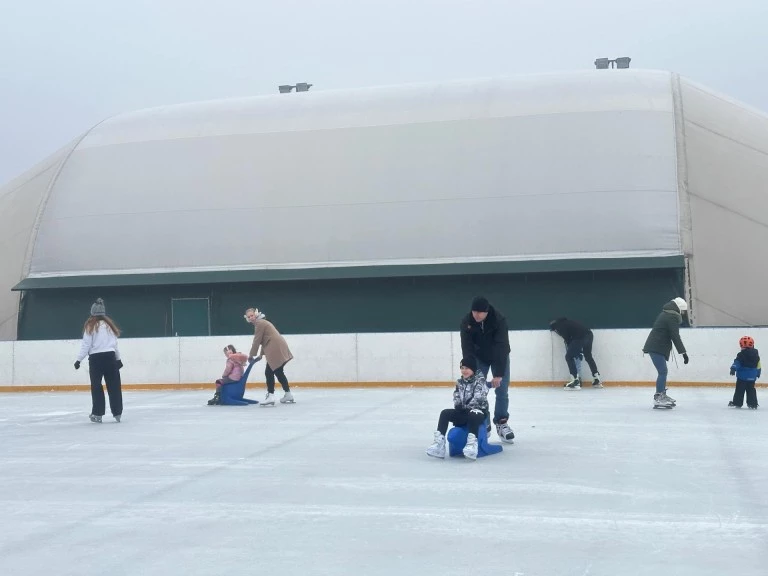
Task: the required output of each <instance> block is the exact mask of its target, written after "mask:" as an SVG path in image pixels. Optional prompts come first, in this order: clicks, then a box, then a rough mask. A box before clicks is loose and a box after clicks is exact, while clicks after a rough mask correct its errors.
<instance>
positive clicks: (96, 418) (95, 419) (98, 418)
mask: <svg viewBox="0 0 768 576" xmlns="http://www.w3.org/2000/svg"><path fill="white" fill-rule="evenodd" d="M89 418H90V419H91V422H94V423H96V424H101V416H96V414H91V415H90V416H89Z"/></svg>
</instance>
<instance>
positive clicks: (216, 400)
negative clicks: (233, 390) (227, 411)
mask: <svg viewBox="0 0 768 576" xmlns="http://www.w3.org/2000/svg"><path fill="white" fill-rule="evenodd" d="M219 404H221V392H220V391H219V390H216V393H215V394H214V395H213V398H211V399H210V400H208V406H218V405H219Z"/></svg>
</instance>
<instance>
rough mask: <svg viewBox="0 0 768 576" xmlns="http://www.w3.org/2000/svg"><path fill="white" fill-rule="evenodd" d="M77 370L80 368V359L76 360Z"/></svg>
mask: <svg viewBox="0 0 768 576" xmlns="http://www.w3.org/2000/svg"><path fill="white" fill-rule="evenodd" d="M75 370H80V360H76V361H75Z"/></svg>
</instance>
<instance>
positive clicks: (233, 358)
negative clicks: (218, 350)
mask: <svg viewBox="0 0 768 576" xmlns="http://www.w3.org/2000/svg"><path fill="white" fill-rule="evenodd" d="M224 355H225V356H226V357H227V364H226V366H225V367H224V373H223V374H222V375H221V378H219V379H218V380H216V393H215V394H214V395H213V398H211V399H210V400H208V406H213V405H215V404H220V403H221V386H222V385H223V384H231V383H232V382H237V381H239V380H240V378H242V377H243V370H244V369H245V365H246V363H247V362H248V356H247V355H246V354H243V353H242V352H238V351H237V350H235V347H234V346H232V344H229V345H227V346H225V347H224Z"/></svg>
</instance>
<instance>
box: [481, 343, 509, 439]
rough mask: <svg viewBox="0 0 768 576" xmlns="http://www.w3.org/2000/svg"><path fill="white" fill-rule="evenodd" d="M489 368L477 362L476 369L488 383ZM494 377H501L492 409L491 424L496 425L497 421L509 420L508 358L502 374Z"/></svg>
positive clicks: (488, 365) (483, 363) (489, 379)
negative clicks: (483, 375)
mask: <svg viewBox="0 0 768 576" xmlns="http://www.w3.org/2000/svg"><path fill="white" fill-rule="evenodd" d="M490 368H491V366H490V364H486V363H485V362H483V361H482V360H480V359H478V360H477V369H478V370H480V371H482V373H483V374H485V378H486V379H487V380H488V382H490V381H491V376H490V374H489V370H490ZM494 376H501V383H500V384H499V387H498V388H496V405H495V406H494V407H493V423H494V424H498V423H499V420H506V419H507V418H509V412H508V410H509V356H507V364H506V366H505V367H504V374H503V375H502V374H494Z"/></svg>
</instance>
